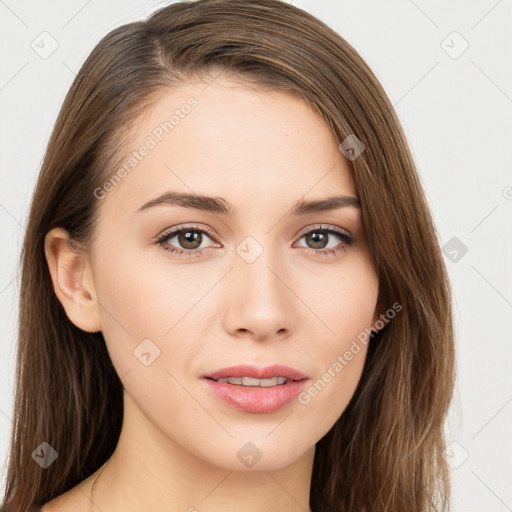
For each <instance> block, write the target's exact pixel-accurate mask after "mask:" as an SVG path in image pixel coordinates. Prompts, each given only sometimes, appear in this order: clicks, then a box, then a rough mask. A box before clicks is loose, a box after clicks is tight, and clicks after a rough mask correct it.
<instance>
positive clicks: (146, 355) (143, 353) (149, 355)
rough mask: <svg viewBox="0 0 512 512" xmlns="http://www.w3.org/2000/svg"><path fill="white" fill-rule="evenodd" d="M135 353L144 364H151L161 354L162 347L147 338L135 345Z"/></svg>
mask: <svg viewBox="0 0 512 512" xmlns="http://www.w3.org/2000/svg"><path fill="white" fill-rule="evenodd" d="M133 354H134V355H135V357H136V358H137V359H138V360H139V361H140V362H141V363H142V364H143V365H144V366H149V365H150V364H153V362H154V361H155V359H157V358H158V357H159V356H160V349H159V348H158V347H157V346H156V345H155V344H154V343H153V342H152V341H151V340H150V339H149V338H146V339H144V340H142V342H141V343H139V344H138V345H137V346H136V347H135V349H134V351H133Z"/></svg>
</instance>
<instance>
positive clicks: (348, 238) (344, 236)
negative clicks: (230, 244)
mask: <svg viewBox="0 0 512 512" xmlns="http://www.w3.org/2000/svg"><path fill="white" fill-rule="evenodd" d="M187 229H188V230H191V231H193V230H195V231H199V232H204V233H206V234H207V235H208V237H209V238H211V239H212V240H213V241H214V242H216V243H217V244H218V243H219V242H218V241H217V237H216V235H215V233H214V231H213V230H212V229H211V228H209V227H207V226H205V225H202V224H184V225H182V226H180V225H178V226H175V227H172V228H169V229H167V230H165V231H164V232H163V233H162V234H161V235H158V236H157V237H156V239H155V241H154V242H153V243H154V244H157V245H163V243H164V242H165V241H166V239H169V238H174V235H176V234H177V233H180V232H182V231H186V230H187ZM314 231H326V232H328V233H330V234H335V235H336V236H338V237H339V238H340V239H341V240H342V242H341V245H342V247H341V248H337V249H332V248H331V249H312V248H310V247H303V249H305V250H306V251H308V252H312V253H313V254H322V253H324V254H325V253H328V252H331V253H335V252H337V251H341V250H344V249H345V248H346V247H347V246H352V244H353V243H354V239H353V237H352V235H351V234H350V232H349V231H347V230H346V229H344V228H340V227H339V226H334V225H325V224H316V225H313V226H308V227H306V228H304V229H303V230H302V231H300V232H299V234H297V235H295V238H296V239H297V241H299V240H300V239H301V238H302V237H304V236H305V235H307V234H308V233H310V232H314ZM171 235H173V236H171ZM171 247H173V249H164V250H166V251H167V252H178V253H180V254H183V253H186V254H189V255H194V254H196V255H200V254H201V252H202V251H203V250H205V249H210V248H211V247H212V246H209V247H203V248H202V249H181V248H176V247H174V246H171Z"/></svg>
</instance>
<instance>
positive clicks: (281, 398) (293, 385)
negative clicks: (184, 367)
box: [202, 378, 308, 413]
mask: <svg viewBox="0 0 512 512" xmlns="http://www.w3.org/2000/svg"><path fill="white" fill-rule="evenodd" d="M202 380H203V381H204V382H205V383H206V385H207V387H208V389H209V390H210V391H211V392H212V393H213V394H214V395H215V396H216V397H218V398H220V399H221V400H222V401H224V402H225V403H227V404H228V405H230V406H231V407H234V408H235V409H238V410H239V411H244V412H255V413H271V412H274V411H277V410H278V409H280V408H281V407H284V406H285V405H287V404H289V403H290V402H291V401H292V400H293V399H294V398H296V396H297V395H298V394H299V393H300V392H301V391H302V389H303V388H304V385H305V384H306V381H307V380H308V379H303V380H296V381H292V382H289V383H288V384H281V385H278V386H270V387H267V388H265V387H261V386H237V385H236V384H228V383H227V382H217V381H215V380H213V379H206V378H203V379H202Z"/></svg>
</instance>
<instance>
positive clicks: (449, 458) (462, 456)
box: [444, 441, 469, 469]
mask: <svg viewBox="0 0 512 512" xmlns="http://www.w3.org/2000/svg"><path fill="white" fill-rule="evenodd" d="M468 457H469V453H468V451H467V450H466V449H465V448H464V447H463V446H462V445H461V444H460V443H458V442H457V441H452V442H451V443H450V444H449V445H448V446H447V447H446V449H445V451H444V458H445V460H446V462H447V463H448V465H449V466H450V467H451V468H452V469H458V468H460V467H461V466H462V464H464V462H466V460H467V459H468Z"/></svg>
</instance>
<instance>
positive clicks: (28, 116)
mask: <svg viewBox="0 0 512 512" xmlns="http://www.w3.org/2000/svg"><path fill="white" fill-rule="evenodd" d="M291 3H293V4H294V5H297V6H298V7H301V8H303V9H305V10H307V11H309V12H311V13H312V14H314V15H316V16H317V17H319V18H320V19H322V20H323V21H325V22H326V23H328V24H329V25H330V26H331V27H332V28H334V29H335V30H336V31H337V32H339V33H340V34H341V35H342V36H343V37H344V38H345V39H346V40H347V41H348V42H349V43H351V44H352V45H353V46H354V47H355V48H356V50H358V51H359V52H360V54H361V55H362V56H363V58H364V59H365V60H366V61H367V62H368V64H369V65H370V67H371V68H372V69H373V70H374V72H375V73H376V75H377V76H378V78H379V79H380V81H381V83H382V84H383V86H384V88H385V89H386V91H387V93H388V95H389V96H390V98H391V100H392V102H393V104H394V105H395V108H396V109H397V112H398V115H399V117H400V119H401V121H402V123H403V126H404V130H405V132H406V135H407V137H408V140H409V143H410V145H411V148H412V151H413V155H414V157H415V159H416V162H417V165H418V168H419V171H420V175H421V179H422V182H423V185H424V187H425V190H426V194H427V198H428V200H429V202H430V205H431V208H432V212H433V214H434V218H435V222H436V224H437V228H438V232H439V240H440V243H441V245H442V246H443V247H445V256H446V263H447V266H448V270H449V272H450V276H451V280H452V284H453V288H454V295H455V321H456V329H457V331H456V332H457V352H458V353H457V365H458V379H457V386H456V394H455V398H454V401H453V405H452V408H451V413H450V417H449V420H448V422H447V424H446V431H447V436H448V439H449V441H450V442H451V444H450V446H449V449H448V450H447V453H446V457H447V459H448V461H449V463H450V465H451V467H452V468H453V470H452V474H453V483H454V505H453V510H455V511H457V512H461V511H467V512H473V511H474V512H476V511H478V512H480V511H481V510H486V511H490V512H493V511H496V512H501V511H506V510H512V486H511V485H510V482H512V470H511V464H510V460H511V458H512V442H511V436H510V424H511V423H512V421H511V420H512V404H511V402H512V386H511V382H512V377H511V375H510V371H509V368H510V362H511V360H512V359H511V355H512V348H511V346H512V345H511V343H510V341H511V335H510V331H509V330H508V327H509V326H508V321H509V320H510V319H511V312H512V284H511V279H510V277H511V272H510V262H511V261H512V257H511V256H512V243H511V237H510V231H511V229H510V227H511V225H510V219H511V213H512V176H511V174H510V168H511V160H512V155H511V150H510V147H511V135H512V130H511V124H512V117H511V115H510V114H511V112H512V76H511V74H512V73H511V67H510V62H512V59H511V55H510V54H511V53H512V31H511V30H510V29H511V26H510V25H511V24H510V21H511V19H512V18H511V14H512V13H511V11H512V8H511V7H512V5H511V1H510V0H500V1H496V0H485V1H484V0H481V1H450V2H442V1H440V0H436V1H420V0H417V1H415V2H414V1H412V0H388V1H386V2H379V1H377V0H363V1H362V0H358V1H356V0H342V1H334V0H330V1H327V0H317V1H313V0H308V1H300V0H293V2H291ZM163 4H164V3H163V2H158V3H157V2H151V1H148V2H144V1H142V0H139V1H136V0H129V1H127V0H123V1H122V0H110V1H108V2H105V1H103V2H100V1H98V0H89V1H86V0H72V1H67V2H65V1H64V0H61V1H56V0H53V1H51V2H36V1H15V0H5V1H4V0H0V48H1V50H0V51H1V57H2V66H1V75H0V106H1V113H2V115H1V132H0V133H1V136H0V160H1V164H0V172H1V176H0V178H1V187H0V226H1V230H2V231H1V232H2V242H3V243H2V251H1V254H0V261H1V264H0V303H1V305H0V314H1V325H2V328H3V332H4V335H3V336H2V338H1V342H0V343H1V346H0V354H1V356H2V357H1V358H0V364H1V368H0V378H1V384H0V464H2V465H1V467H0V479H1V482H2V487H3V482H4V479H5V470H6V469H5V462H4V460H5V456H6V454H7V450H8V440H9V436H10V430H11V417H12V405H13V390H14V370H15V354H16V329H17V321H18V320H17V319H18V316H17V315H18V311H17V308H18V305H17V301H18V296H19V275H18V268H19V267H18V256H19V251H20V246H21V242H22V240H23V235H24V227H23V226H24V225H25V222H26V219H27V216H28V208H29V203H30V199H31V195H32V191H33V187H34V184H35V181H36V177H37V174H38V172H39V168H40V165H41V162H42V157H43V154H44V150H45V147H46V144H47V142H48V139H49V136H50V133H51V129H52V127H53V124H54V122H55V119H56V116H57V113H58V111H59V109H60V106H61V104H62V101H63V99H64V96H65V94H66V92H67V90H68V88H69V86H70V85H71V82H72V80H73V78H74V76H75V74H76V72H77V71H78V70H79V68H80V66H81V65H82V63H83V61H84V60H85V58H86V57H87V55H88V54H89V53H90V51H91V50H92V49H93V47H94V46H95V45H96V43H97V42H98V41H99V40H100V38H101V37H102V36H104V35H105V34H106V33H107V32H109V31H110V30H112V29H113V28H115V27H117V26H119V25H121V24H123V23H127V22H130V21H134V20H137V19H141V18H142V17H145V16H147V15H148V14H150V13H151V12H153V11H154V10H155V9H156V8H157V7H158V6H161V5H163ZM45 31H46V32H47V33H48V34H49V35H40V34H41V33H42V32H45ZM454 32H456V33H454ZM53 40H55V41H56V43H54V42H52V41H53ZM52 44H58V47H57V48H56V50H55V51H54V52H53V53H52V54H51V55H49V56H47V55H41V53H42V52H44V51H49V50H51V49H52V46H51V45H52ZM466 45H468V47H467V49H465V47H466ZM33 47H34V48H37V51H36V50H35V49H33ZM507 55H508V57H507ZM42 57H46V58H42ZM465 250H467V252H466V253H465V252H464V251H465ZM507 425H508V428H507ZM507 432H508V434H507Z"/></svg>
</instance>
